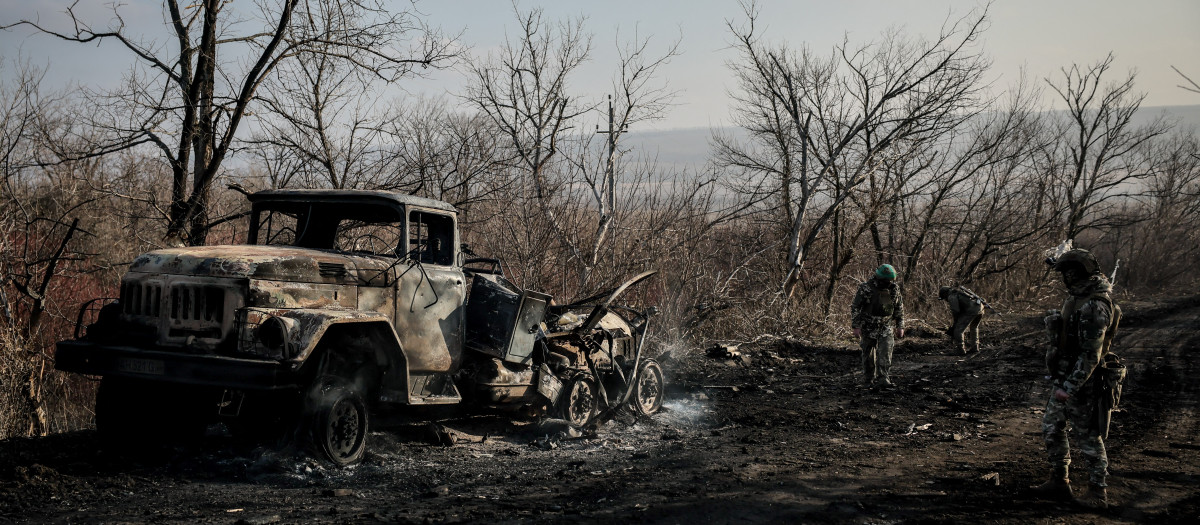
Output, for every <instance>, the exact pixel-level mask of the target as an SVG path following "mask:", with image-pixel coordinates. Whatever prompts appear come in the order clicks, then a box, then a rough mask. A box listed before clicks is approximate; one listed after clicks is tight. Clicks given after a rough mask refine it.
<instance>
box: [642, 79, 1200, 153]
mask: <svg viewBox="0 0 1200 525" xmlns="http://www.w3.org/2000/svg"><path fill="white" fill-rule="evenodd" d="M1196 99H1197V100H1200V95H1196ZM1164 113H1165V114H1166V115H1167V116H1168V118H1172V119H1178V121H1179V122H1180V124H1181V125H1183V126H1193V127H1197V128H1200V104H1196V105H1191V106H1154V107H1144V108H1142V110H1141V111H1140V112H1139V113H1138V114H1139V117H1140V119H1141V121H1142V122H1143V123H1144V122H1149V121H1150V119H1152V118H1154V117H1156V116H1158V115H1161V114H1164ZM714 130H719V131H720V132H722V133H729V134H733V135H734V136H744V135H745V132H744V131H742V130H741V129H739V128H733V127H724V128H711V129H710V128H680V129H670V130H663V131H646V132H638V131H631V132H630V133H628V134H627V135H625V139H624V144H623V146H624V147H628V148H631V152H630V153H629V154H628V155H627V156H626V157H625V162H637V161H639V160H642V159H646V158H650V159H654V158H657V160H658V163H659V164H660V165H661V166H662V167H665V168H675V169H684V168H688V169H695V168H698V167H702V166H703V165H704V162H705V161H707V160H708V141H709V138H710V137H711V136H712V133H713V131H714Z"/></svg>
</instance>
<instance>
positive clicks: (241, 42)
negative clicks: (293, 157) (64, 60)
mask: <svg viewBox="0 0 1200 525" xmlns="http://www.w3.org/2000/svg"><path fill="white" fill-rule="evenodd" d="M164 8H165V10H166V19H167V20H168V22H169V28H170V31H171V32H172V38H173V41H172V45H163V44H161V43H158V42H155V41H153V40H151V39H145V38H144V37H143V36H141V35H135V34H131V32H130V31H129V30H128V29H127V28H126V26H125V24H124V20H123V19H122V17H121V14H120V6H119V5H114V7H113V17H112V19H111V20H112V22H111V23H110V25H109V26H107V27H103V28H94V27H93V26H92V25H91V24H89V23H88V21H87V20H84V19H82V18H81V17H80V16H77V15H76V13H75V11H74V5H72V7H71V8H69V9H68V10H67V16H68V18H69V19H70V24H71V29H69V30H66V31H60V30H55V29H52V28H50V27H48V26H45V25H42V24H41V23H40V22H38V21H31V20H22V21H20V22H17V23H14V24H9V25H6V26H3V27H4V28H6V29H7V28H11V27H14V26H21V25H26V26H30V27H33V28H35V29H37V30H38V31H41V32H42V33H45V34H48V35H52V36H55V37H57V38H61V39H63V40H67V41H72V42H79V43H91V42H100V41H106V40H112V41H115V42H117V43H119V44H120V45H121V46H122V47H124V48H125V49H127V50H128V51H129V52H130V53H132V55H133V56H134V57H135V58H136V60H137V61H138V64H139V66H138V67H136V68H135V70H134V72H133V73H132V74H131V75H130V76H129V77H128V78H129V81H128V83H127V85H126V86H125V87H123V88H121V89H118V90H115V91H111V92H108V93H104V94H102V95H97V96H95V97H93V101H94V103H96V105H97V106H98V107H111V108H114V109H113V110H111V111H109V112H107V113H104V112H99V113H100V114H99V115H98V116H97V118H96V119H95V121H94V122H93V124H95V125H96V126H98V127H100V128H103V129H105V130H107V131H108V132H109V138H108V140H105V141H102V142H99V143H96V144H93V145H92V146H91V148H90V149H89V150H88V151H87V152H84V154H87V155H101V154H105V153H108V152H112V151H117V150H122V149H128V148H133V147H136V146H138V145H141V144H151V145H153V146H155V147H156V148H157V149H158V150H159V151H160V153H161V154H162V155H163V157H164V159H165V160H166V161H167V163H168V164H169V165H170V167H171V171H172V180H171V196H170V201H171V204H170V206H169V209H168V227H167V237H168V239H171V240H173V241H172V242H179V243H188V244H203V243H204V242H205V236H206V234H207V231H208V226H209V217H208V206H209V202H210V194H211V188H212V185H213V182H214V180H215V178H216V177H217V175H218V173H219V171H220V168H221V164H222V162H223V161H224V160H225V159H226V157H227V156H228V155H229V154H230V151H231V148H233V147H234V141H235V139H236V137H237V134H238V131H239V129H240V127H241V124H242V121H243V119H244V118H245V117H247V115H248V112H249V109H250V107H251V105H252V103H253V101H254V97H255V95H256V94H257V92H258V90H259V88H260V86H262V84H263V82H264V80H265V79H266V78H268V77H269V76H270V75H271V74H272V73H273V72H274V71H275V69H276V68H277V67H279V65H280V64H281V63H283V62H285V61H287V60H290V59H292V58H293V57H296V56H299V55H301V54H318V55H329V56H336V57H338V58H340V59H342V60H345V61H346V62H348V63H349V64H352V65H353V67H355V68H361V69H363V70H366V71H369V72H370V73H371V74H373V75H375V76H377V77H379V78H381V79H384V80H387V81H394V80H396V79H399V78H402V77H404V76H406V75H409V74H411V73H412V72H413V68H414V67H417V66H430V65H437V64H441V63H442V62H443V61H445V60H446V59H447V58H448V49H449V47H448V46H449V45H450V43H449V42H448V41H446V40H444V39H441V38H440V35H438V34H437V33H436V32H435V31H433V30H431V29H430V28H428V27H425V26H423V25H422V24H420V22H419V19H418V18H416V15H415V14H414V12H413V11H393V10H392V9H391V8H390V7H389V6H388V5H387V4H386V3H385V2H383V1H382V0H277V1H274V2H270V1H266V0H264V1H263V2H261V3H259V4H258V6H257V8H258V12H257V13H256V14H253V15H251V14H250V13H247V12H239V11H233V10H232V9H234V8H233V7H232V4H230V3H229V2H226V1H223V0H201V1H199V2H197V3H195V4H189V5H183V4H181V3H180V2H178V1H177V0H166V1H165V2H164ZM317 20H320V21H322V22H324V21H329V20H331V21H332V22H331V23H328V24H326V23H314V21H317ZM245 28H249V30H248V31H246V32H239V30H243V29H245ZM410 43H411V44H412V45H411V46H409V45H407V44H410ZM226 55H229V57H227V56H226Z"/></svg>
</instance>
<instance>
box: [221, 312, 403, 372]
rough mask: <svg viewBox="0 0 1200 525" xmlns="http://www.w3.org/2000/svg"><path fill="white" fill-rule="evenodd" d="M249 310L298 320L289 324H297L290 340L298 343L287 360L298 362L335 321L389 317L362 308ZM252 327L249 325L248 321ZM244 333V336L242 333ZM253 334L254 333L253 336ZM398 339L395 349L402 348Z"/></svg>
mask: <svg viewBox="0 0 1200 525" xmlns="http://www.w3.org/2000/svg"><path fill="white" fill-rule="evenodd" d="M247 310H248V311H252V312H260V313H261V314H263V315H271V316H277V317H283V318H286V319H292V320H295V321H296V322H295V323H294V324H293V323H289V326H290V327H294V328H295V333H293V334H289V338H290V340H292V341H294V344H295V348H296V350H295V357H292V358H291V359H288V361H291V362H294V363H296V364H299V363H302V362H304V360H305V359H308V356H309V355H311V354H312V352H313V350H315V349H316V348H317V344H318V343H320V342H321V338H322V337H323V336H324V335H325V332H326V331H328V330H329V327H331V326H333V325H335V324H348V323H387V322H388V319H387V318H386V317H384V316H383V315H381V314H379V313H376V312H362V311H357V310H351V309H320V310H317V309H312V310H307V309H269V308H248V309H247ZM247 326H248V328H247V329H250V325H247ZM243 337H245V336H243ZM251 337H252V336H251ZM398 341H399V339H398V338H397V344H396V345H395V347H396V348H395V349H396V350H397V351H399V348H400V346H399V343H398ZM376 350H377V351H378V352H383V351H385V350H386V349H382V348H379V349H376Z"/></svg>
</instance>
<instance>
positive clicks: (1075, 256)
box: [1054, 250, 1100, 275]
mask: <svg viewBox="0 0 1200 525" xmlns="http://www.w3.org/2000/svg"><path fill="white" fill-rule="evenodd" d="M1071 265H1079V267H1080V268H1083V271H1084V272H1085V273H1087V274H1088V275H1095V274H1098V273H1100V263H1099V262H1096V257H1095V256H1094V255H1092V252H1089V251H1087V250H1071V251H1069V252H1067V253H1064V254H1062V255H1061V256H1060V257H1059V258H1058V260H1056V261H1055V262H1054V269H1055V270H1057V271H1060V272H1061V271H1063V270H1066V269H1067V268H1069V267H1070V266H1071Z"/></svg>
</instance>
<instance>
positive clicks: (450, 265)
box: [56, 190, 664, 465]
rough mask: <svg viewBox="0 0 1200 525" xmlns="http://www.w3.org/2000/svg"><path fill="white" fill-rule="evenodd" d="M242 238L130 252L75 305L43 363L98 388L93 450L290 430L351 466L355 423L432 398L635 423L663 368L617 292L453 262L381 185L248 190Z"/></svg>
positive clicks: (453, 251) (410, 201)
mask: <svg viewBox="0 0 1200 525" xmlns="http://www.w3.org/2000/svg"><path fill="white" fill-rule="evenodd" d="M249 200H250V216H249V232H248V235H247V242H246V244H244V245H228V246H204V247H191V248H171V249H163V250H156V251H152V252H149V253H146V254H143V255H141V256H139V257H137V258H136V259H135V260H134V261H133V262H132V263H131V264H130V266H129V270H128V272H127V273H126V274H125V275H124V276H123V278H122V279H121V283H120V297H119V298H113V299H104V300H96V301H94V302H92V303H89V304H88V305H84V307H83V309H82V310H81V311H80V315H79V322H78V326H77V328H76V334H75V338H74V339H72V340H67V341H62V342H59V343H58V345H57V354H56V367H57V368H58V369H60V370H65V371H69V372H75V373H79V374H86V375H89V376H100V384H99V388H98V389H97V394H96V412H95V413H96V430H97V432H98V435H99V436H100V438H101V439H102V440H103V441H104V443H106V444H107V446H113V447H118V446H136V445H138V444H145V443H151V442H160V441H162V440H164V439H172V440H175V439H189V438H193V439H194V438H196V437H197V436H202V435H204V433H205V432H206V431H207V429H208V428H209V427H210V426H211V425H213V424H216V423H223V424H224V425H225V427H227V428H228V429H229V430H230V432H231V433H233V434H234V435H235V436H246V437H249V438H251V439H265V438H266V437H269V436H282V435H291V436H293V437H298V438H299V439H300V440H302V441H303V442H304V443H305V444H307V445H308V446H309V447H311V449H312V450H313V451H314V452H315V453H316V454H317V455H318V456H320V457H323V458H325V459H327V460H329V461H331V462H333V463H335V464H339V465H346V464H350V463H354V462H356V461H358V460H359V459H361V457H362V455H363V453H364V451H365V450H366V447H367V437H368V432H369V429H370V422H371V418H372V416H371V415H372V414H373V413H375V411H376V410H377V409H379V408H381V407H385V406H387V405H449V404H469V405H471V406H479V407H490V408H497V409H513V410H519V411H521V412H523V413H532V414H547V415H550V416H552V417H560V418H563V419H566V420H567V421H568V422H570V423H571V424H572V425H576V426H580V427H583V426H587V425H589V424H594V422H595V421H598V420H599V419H602V418H605V417H607V415H609V414H611V413H612V411H615V410H618V409H621V410H633V411H635V412H637V413H639V414H644V415H649V414H653V413H655V412H656V411H658V410H659V409H660V408H661V406H662V401H663V393H664V376H663V371H662V368H661V367H660V365H659V364H658V363H657V362H655V360H654V359H650V358H649V357H648V355H647V352H646V349H645V348H644V346H645V340H646V331H647V328H648V326H649V321H650V318H651V316H652V315H653V313H654V308H652V307H651V308H647V309H635V308H632V307H629V306H623V305H620V304H618V302H617V299H619V298H620V296H621V295H622V294H623V293H624V292H625V291H626V290H627V289H628V288H629V287H630V286H633V285H635V284H637V283H638V282H641V281H643V280H645V279H646V278H648V277H649V276H650V275H652V274H653V272H645V273H643V274H641V275H638V276H635V277H633V278H631V279H630V280H629V281H627V282H626V283H624V284H623V285H621V286H619V287H616V288H614V289H612V290H608V291H605V292H603V293H599V294H596V295H593V296H591V297H587V298H584V299H582V300H578V301H572V302H570V303H567V304H557V303H555V301H554V300H553V299H552V298H551V297H550V296H549V295H546V294H544V293H539V292H537V291H533V290H525V289H522V288H521V287H519V286H516V285H515V284H513V283H512V282H511V281H510V280H509V279H506V278H505V275H504V271H503V267H502V265H501V263H500V261H498V260H494V259H482V258H468V255H471V254H470V252H469V249H468V248H467V247H466V246H464V245H462V244H460V240H459V232H458V228H457V215H456V210H455V208H454V207H453V206H451V205H450V204H447V203H445V202H441V201H437V200H431V199H426V198H421V197H414V196H409V195H403V194H397V193H392V192H383V191H355V190H264V191H259V192H257V193H253V194H250V195H249Z"/></svg>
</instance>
